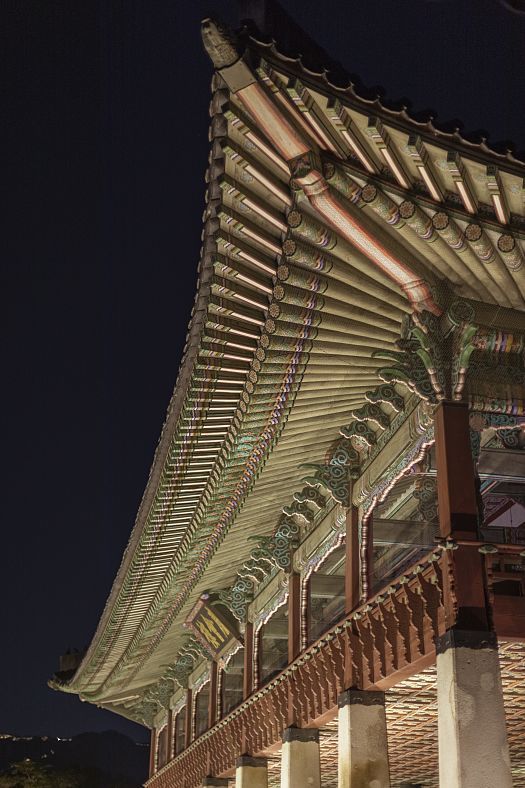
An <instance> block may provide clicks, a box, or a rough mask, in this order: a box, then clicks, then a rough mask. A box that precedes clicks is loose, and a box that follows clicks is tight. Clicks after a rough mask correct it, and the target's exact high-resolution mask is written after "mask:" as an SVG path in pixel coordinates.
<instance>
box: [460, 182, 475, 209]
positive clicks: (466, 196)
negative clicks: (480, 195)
mask: <svg viewBox="0 0 525 788" xmlns="http://www.w3.org/2000/svg"><path fill="white" fill-rule="evenodd" d="M456 187H457V190H458V192H459V196H460V197H461V199H462V201H463V205H464V206H465V208H466V209H467V211H468V212H469V213H476V209H475V207H474V205H473V203H472V200H471V199H470V197H469V194H468V192H467V189H466V187H465V184H464V183H463V181H456Z"/></svg>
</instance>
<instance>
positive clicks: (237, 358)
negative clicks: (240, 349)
mask: <svg viewBox="0 0 525 788" xmlns="http://www.w3.org/2000/svg"><path fill="white" fill-rule="evenodd" d="M218 352H219V351H218ZM220 355H221V356H222V357H223V358H229V359H230V361H246V362H247V363H248V364H249V363H250V361H251V360H252V357H251V356H248V357H246V356H234V355H233V353H220Z"/></svg>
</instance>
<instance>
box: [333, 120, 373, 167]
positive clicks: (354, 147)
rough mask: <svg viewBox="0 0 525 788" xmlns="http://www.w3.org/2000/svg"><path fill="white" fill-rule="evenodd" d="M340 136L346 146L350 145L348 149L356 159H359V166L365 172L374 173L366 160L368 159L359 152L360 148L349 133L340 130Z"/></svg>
mask: <svg viewBox="0 0 525 788" xmlns="http://www.w3.org/2000/svg"><path fill="white" fill-rule="evenodd" d="M341 134H342V136H343V137H344V139H345V140H346V142H348V144H349V145H350V147H351V148H352V150H353V151H354V153H355V155H356V156H357V158H358V159H359V161H360V162H361V164H362V165H363V167H364V168H365V170H368V172H371V173H373V172H374V171H375V170H374V167H373V165H372V164H371V163H370V161H369V160H368V157H367V156H365V154H364V153H363V151H362V150H361V147H360V146H359V145H358V144H357V142H356V141H355V140H354V138H353V137H352V135H351V134H350V132H349V131H347V130H346V129H342V130H341Z"/></svg>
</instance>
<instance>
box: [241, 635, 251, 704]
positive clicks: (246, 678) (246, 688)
mask: <svg viewBox="0 0 525 788" xmlns="http://www.w3.org/2000/svg"><path fill="white" fill-rule="evenodd" d="M252 691H253V624H252V622H251V621H247V622H246V628H245V630H244V674H243V691H242V696H243V699H244V700H246V698H249V697H250V695H251V694H252Z"/></svg>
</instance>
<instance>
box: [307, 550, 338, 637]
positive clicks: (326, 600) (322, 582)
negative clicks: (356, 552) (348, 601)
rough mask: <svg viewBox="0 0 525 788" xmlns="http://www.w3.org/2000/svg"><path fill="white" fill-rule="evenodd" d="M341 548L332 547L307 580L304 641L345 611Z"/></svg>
mask: <svg viewBox="0 0 525 788" xmlns="http://www.w3.org/2000/svg"><path fill="white" fill-rule="evenodd" d="M345 553H346V550H345V546H344V545H342V546H341V547H338V548H336V549H335V550H334V551H333V552H332V553H330V555H329V556H327V558H326V559H325V560H324V561H323V563H322V564H321V565H320V566H318V567H317V569H316V571H315V572H312V574H311V576H310V579H309V581H308V642H309V643H313V642H314V641H315V640H317V638H319V637H320V636H321V635H322V634H323V632H326V630H327V629H329V628H330V627H331V626H333V625H334V624H336V623H337V622H338V621H339V620H340V619H341V618H342V617H343V616H344V612H345Z"/></svg>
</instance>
